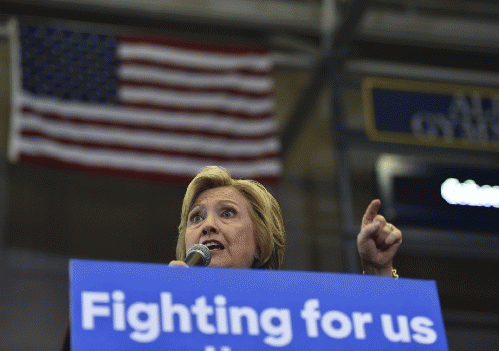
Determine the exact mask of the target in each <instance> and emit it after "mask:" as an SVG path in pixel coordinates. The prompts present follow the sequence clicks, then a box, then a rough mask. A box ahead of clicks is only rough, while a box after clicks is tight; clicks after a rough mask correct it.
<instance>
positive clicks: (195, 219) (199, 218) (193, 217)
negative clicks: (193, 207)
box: [191, 214, 203, 223]
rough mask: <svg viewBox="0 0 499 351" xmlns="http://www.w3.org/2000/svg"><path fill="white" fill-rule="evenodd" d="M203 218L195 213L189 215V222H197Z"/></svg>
mask: <svg viewBox="0 0 499 351" xmlns="http://www.w3.org/2000/svg"><path fill="white" fill-rule="evenodd" d="M202 219H203V217H201V215H200V214H195V215H192V216H191V222H192V223H197V222H200V221H201V220H202Z"/></svg>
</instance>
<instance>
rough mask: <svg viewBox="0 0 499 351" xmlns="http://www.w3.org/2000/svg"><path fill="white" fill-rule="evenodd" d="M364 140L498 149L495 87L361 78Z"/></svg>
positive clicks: (498, 105) (498, 100) (498, 101)
mask: <svg viewBox="0 0 499 351" xmlns="http://www.w3.org/2000/svg"><path fill="white" fill-rule="evenodd" d="M362 100H363V105H364V116H365V124H366V133H367V135H368V136H369V138H370V139H372V140H375V141H384V142H392V143H407V144H419V145H426V146H436V147H455V148H465V149H479V150H491V151H498V150H499V90H497V89H490V88H482V87H473V86H463V85H451V84H438V83H433V82H421V81H408V80H400V79H391V78H375V77H368V78H364V79H363V80H362Z"/></svg>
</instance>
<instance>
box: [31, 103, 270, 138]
mask: <svg viewBox="0 0 499 351" xmlns="http://www.w3.org/2000/svg"><path fill="white" fill-rule="evenodd" d="M22 111H23V113H31V114H36V115H37V116H39V117H40V118H42V119H44V120H48V121H57V122H68V123H72V124H74V125H87V126H95V127H111V128H120V129H125V130H130V131H144V132H156V133H165V134H166V133H168V134H179V135H198V136H205V137H210V138H224V139H228V140H265V139H268V138H272V137H276V138H277V137H278V133H277V132H270V133H261V134H258V135H241V134H236V133H231V132H228V131H224V132H215V131H209V130H196V129H192V128H191V129H186V128H167V127H157V126H147V125H140V124H126V123H118V122H114V121H112V122H108V121H97V120H89V119H88V118H85V117H80V116H75V117H66V116H63V115H60V114H56V113H47V112H43V111H40V110H36V109H33V108H31V107H23V108H22Z"/></svg>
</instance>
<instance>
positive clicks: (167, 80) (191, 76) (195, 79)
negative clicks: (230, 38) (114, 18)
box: [118, 64, 273, 93]
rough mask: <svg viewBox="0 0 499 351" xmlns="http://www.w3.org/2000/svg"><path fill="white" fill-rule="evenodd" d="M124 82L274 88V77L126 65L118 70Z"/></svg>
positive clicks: (264, 90)
mask: <svg viewBox="0 0 499 351" xmlns="http://www.w3.org/2000/svg"><path fill="white" fill-rule="evenodd" d="M118 77H119V78H120V79H122V80H127V79H129V80H135V81H138V82H144V83H156V84H170V85H178V86H183V87H189V88H220V89H229V88H235V89H237V90H240V91H241V92H243V93H244V92H245V91H247V92H252V93H268V92H270V91H271V89H272V86H273V81H272V77H257V76H247V75H241V74H236V73H230V74H210V73H194V72H185V71H180V72H179V71H178V70H165V69H162V68H157V67H149V66H143V65H136V64H126V65H122V66H120V67H119V68H118Z"/></svg>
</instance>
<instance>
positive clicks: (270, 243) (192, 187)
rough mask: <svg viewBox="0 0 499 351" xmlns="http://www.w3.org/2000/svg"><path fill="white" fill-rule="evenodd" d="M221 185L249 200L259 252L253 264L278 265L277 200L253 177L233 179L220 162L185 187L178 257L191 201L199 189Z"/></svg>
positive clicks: (282, 243) (281, 239) (281, 238)
mask: <svg viewBox="0 0 499 351" xmlns="http://www.w3.org/2000/svg"><path fill="white" fill-rule="evenodd" d="M223 186H229V187H232V188H234V189H236V190H238V191H239V192H240V193H241V194H242V195H243V196H244V197H245V198H246V199H247V200H248V202H249V204H250V214H251V218H252V220H253V225H254V227H255V242H256V247H257V250H258V253H259V255H258V258H257V259H256V262H255V263H254V264H253V268H268V269H279V268H280V267H281V265H282V262H283V258H284V251H285V250H286V238H285V235H284V223H283V219H282V213H281V209H280V207H279V204H278V203H277V201H276V199H275V198H274V197H273V196H272V194H270V193H269V192H268V191H267V189H265V187H264V186H263V185H262V184H260V183H258V182H257V181H254V180H247V179H233V178H231V176H230V174H229V173H228V172H227V170H226V169H224V168H222V167H219V166H210V167H206V168H204V169H203V170H201V171H200V172H199V173H198V174H197V175H196V177H194V179H193V180H192V181H191V183H190V184H189V186H188V187H187V191H186V192H185V196H184V201H183V203H182V213H181V215H180V225H179V226H178V233H179V235H178V239H177V259H178V260H184V259H185V251H186V247H185V231H186V228H187V219H188V215H189V212H190V210H191V207H192V205H193V204H194V201H195V200H196V198H197V197H198V196H199V195H201V193H202V192H204V191H206V190H208V189H213V188H218V187H223Z"/></svg>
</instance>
